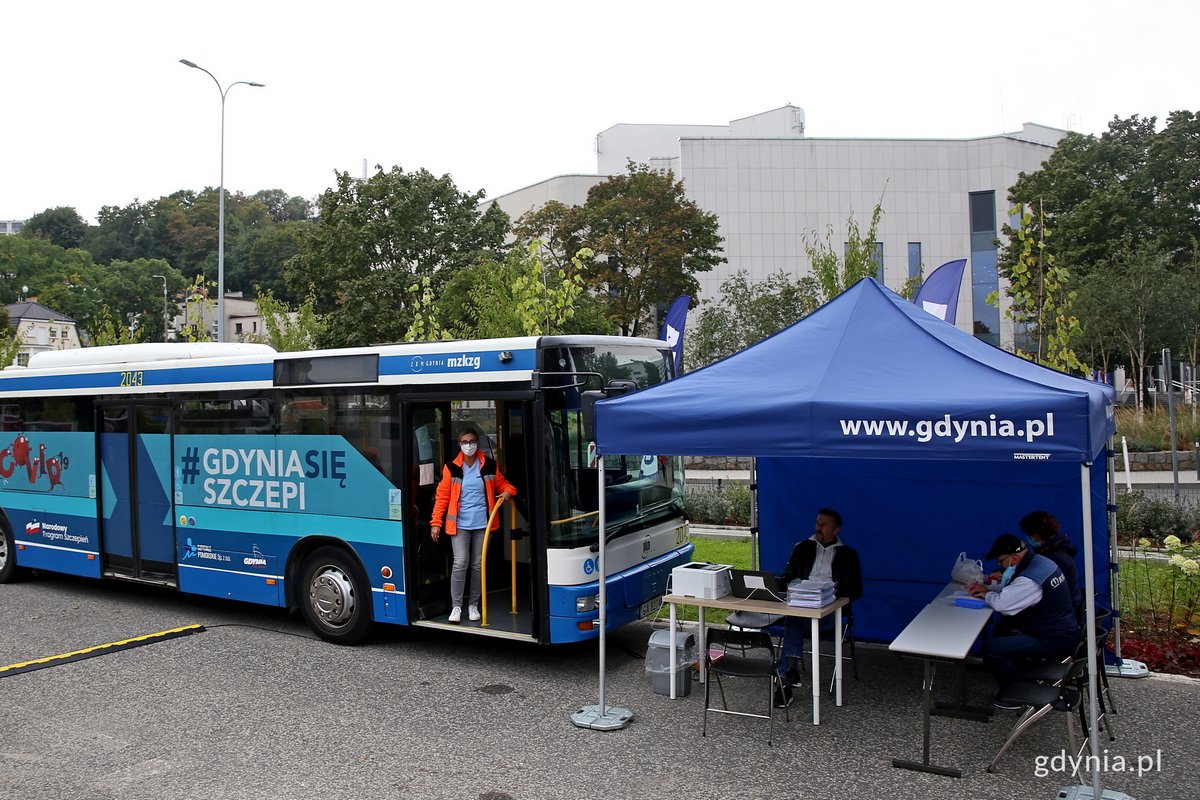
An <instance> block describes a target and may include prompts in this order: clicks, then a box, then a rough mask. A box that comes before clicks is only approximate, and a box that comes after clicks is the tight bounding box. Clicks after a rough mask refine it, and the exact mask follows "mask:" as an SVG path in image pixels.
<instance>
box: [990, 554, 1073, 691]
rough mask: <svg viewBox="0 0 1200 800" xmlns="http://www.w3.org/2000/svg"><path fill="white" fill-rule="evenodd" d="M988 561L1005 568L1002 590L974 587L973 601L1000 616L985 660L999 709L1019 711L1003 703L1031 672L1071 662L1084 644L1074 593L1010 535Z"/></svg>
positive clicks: (1048, 563)
mask: <svg viewBox="0 0 1200 800" xmlns="http://www.w3.org/2000/svg"><path fill="white" fill-rule="evenodd" d="M987 558H988V559H989V560H992V559H994V560H996V561H997V562H998V563H999V564H1000V566H1001V567H1003V568H1004V573H1003V577H1002V578H1001V579H1000V583H999V586H998V587H997V586H991V587H989V586H984V585H982V584H978V583H973V584H971V585H970V586H969V587H967V589H968V591H970V593H971V595H972V596H974V597H980V598H983V601H984V602H985V603H987V605H988V606H989V607H990V608H992V609H994V610H996V611H999V612H1000V614H1001V617H1000V621H999V622H997V623H996V626H995V628H994V629H993V630H992V632H991V635H990V636H988V637H987V638H986V639H985V640H984V643H983V660H984V664H986V665H987V667H988V669H989V670H991V672H992V675H993V676H994V677H995V678H996V683H997V685H998V686H999V689H1000V694H999V695H997V700H996V701H995V702H994V703H993V705H995V706H996V707H997V708H1006V709H1015V708H1020V706H1012V705H1008V704H1005V703H1004V702H1002V701H1000V700H999V696H1000V695H1003V693H1004V690H1005V689H1006V688H1008V685H1009V684H1010V683H1012V682H1013V681H1014V680H1016V679H1017V677H1018V676H1019V675H1020V673H1021V671H1022V670H1023V669H1025V668H1026V667H1028V666H1030V665H1032V664H1035V663H1038V662H1041V661H1050V660H1056V661H1057V660H1060V659H1063V658H1066V657H1067V656H1069V655H1070V654H1071V653H1072V651H1074V649H1075V643H1076V641H1078V638H1079V626H1078V624H1077V623H1076V622H1075V609H1074V607H1072V605H1071V593H1070V591H1069V590H1068V588H1067V579H1066V578H1065V577H1064V576H1063V574H1062V570H1060V569H1059V568H1058V566H1057V565H1056V564H1055V563H1054V562H1053V561H1051V560H1050V559H1048V558H1046V557H1045V556H1040V555H1038V554H1037V553H1034V552H1033V551H1032V550H1030V549H1029V548H1028V547H1026V546H1025V544H1024V542H1022V541H1021V540H1020V539H1018V538H1017V537H1016V536H1013V535H1012V534H1011V533H1004V534H1001V535H1000V536H998V537H996V541H995V543H994V544H992V549H991V550H989V551H988V554H987Z"/></svg>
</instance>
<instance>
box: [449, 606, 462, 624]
mask: <svg viewBox="0 0 1200 800" xmlns="http://www.w3.org/2000/svg"><path fill="white" fill-rule="evenodd" d="M450 621H451V622H461V621H462V606H455V607H454V608H452V609H450Z"/></svg>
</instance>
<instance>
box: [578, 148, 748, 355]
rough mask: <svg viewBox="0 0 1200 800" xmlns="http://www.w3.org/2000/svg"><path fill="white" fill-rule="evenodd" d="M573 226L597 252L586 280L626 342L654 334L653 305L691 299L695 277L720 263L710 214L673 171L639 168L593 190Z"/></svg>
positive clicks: (717, 238)
mask: <svg viewBox="0 0 1200 800" xmlns="http://www.w3.org/2000/svg"><path fill="white" fill-rule="evenodd" d="M572 222H573V221H572ZM578 224H579V226H580V241H581V242H582V244H583V245H584V246H586V247H588V248H589V249H591V250H593V251H594V252H595V253H597V254H599V257H598V258H594V259H592V260H591V261H590V263H589V264H588V265H587V271H586V274H585V276H584V277H585V280H586V281H587V284H588V287H589V289H591V290H592V291H593V292H594V293H596V294H597V295H598V297H599V298H600V300H601V302H602V304H603V307H604V310H605V315H606V316H607V317H608V318H609V319H611V320H612V321H613V322H614V323H615V324H616V325H617V326H618V328H619V329H620V332H621V333H622V334H623V335H626V336H637V335H640V334H642V333H646V332H652V334H653V335H657V330H653V329H654V327H655V320H654V311H655V308H656V307H657V305H659V304H663V305H666V304H669V303H670V302H671V301H672V300H673V299H674V298H676V297H677V296H679V295H681V294H687V295H693V296H694V295H696V294H697V293H698V292H699V283H697V281H696V277H695V276H696V275H697V274H698V273H701V272H709V271H710V270H712V268H713V267H714V266H716V265H717V264H720V263H722V262H723V261H725V257H724V256H723V255H721V242H722V241H723V240H722V238H721V236H720V235H719V234H718V232H717V231H718V219H717V216H716V215H715V214H710V213H708V212H706V211H703V210H702V209H701V208H700V207H699V206H698V205H696V203H694V202H692V201H691V200H688V199H687V198H686V196H685V195H684V191H683V184H682V183H680V182H679V181H677V180H675V175H674V173H673V172H670V171H667V172H665V173H664V172H658V171H656V170H653V169H651V168H650V167H648V166H646V165H645V164H634V163H632V162H630V163H629V173H628V174H626V175H614V176H613V177H611V178H609V179H607V180H605V181H603V182H601V183H599V184H597V185H596V186H593V187H592V188H591V190H590V191H589V192H588V199H587V202H586V203H585V204H584V205H583V207H582V209H581V210H580V212H579V218H578ZM572 235H573V234H572V233H571V232H570V230H569V229H568V230H566V231H564V232H563V236H562V240H563V241H564V242H570V241H573V240H572V239H571V236H572Z"/></svg>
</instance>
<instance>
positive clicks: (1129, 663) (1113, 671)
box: [1104, 658, 1150, 678]
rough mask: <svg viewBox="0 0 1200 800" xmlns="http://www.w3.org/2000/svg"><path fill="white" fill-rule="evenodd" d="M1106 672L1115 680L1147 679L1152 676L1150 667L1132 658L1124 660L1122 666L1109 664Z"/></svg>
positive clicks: (1105, 669)
mask: <svg viewBox="0 0 1200 800" xmlns="http://www.w3.org/2000/svg"><path fill="white" fill-rule="evenodd" d="M1104 671H1105V672H1106V673H1108V674H1109V675H1111V676H1112V677H1114V678H1145V677H1146V676H1147V675H1149V674H1150V668H1149V667H1147V666H1146V665H1145V664H1143V663H1142V662H1141V661H1134V660H1133V659H1132V658H1122V659H1121V663H1120V664H1109V665H1107V666H1106V667H1105V668H1104Z"/></svg>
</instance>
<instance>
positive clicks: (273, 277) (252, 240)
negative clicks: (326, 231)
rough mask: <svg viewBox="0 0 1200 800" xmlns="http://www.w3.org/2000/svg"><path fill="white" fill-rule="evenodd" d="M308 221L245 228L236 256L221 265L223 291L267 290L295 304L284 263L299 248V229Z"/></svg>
mask: <svg viewBox="0 0 1200 800" xmlns="http://www.w3.org/2000/svg"><path fill="white" fill-rule="evenodd" d="M311 225H312V223H311V222H283V223H281V224H278V225H270V226H268V227H265V228H261V229H256V230H252V231H248V232H247V233H246V235H245V236H244V237H242V238H241V239H240V240H239V241H238V243H237V246H236V248H235V249H236V255H237V257H236V259H234V260H233V261H232V263H231V264H227V265H226V268H225V288H226V290H227V291H243V292H245V291H249V292H250V293H251V294H252V295H256V293H257V292H260V291H269V292H270V293H271V294H272V296H273V297H274V298H275V299H277V300H281V301H283V302H285V303H288V304H293V303H299V302H301V300H302V296H301V295H298V294H296V293H295V292H293V291H292V290H291V288H290V287H289V286H288V283H287V281H286V280H285V279H284V266H283V265H284V264H286V263H287V262H288V259H290V258H291V257H292V256H294V255H296V253H298V252H299V251H300V237H301V235H302V231H303V230H304V229H305V228H307V227H309V226H311Z"/></svg>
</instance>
